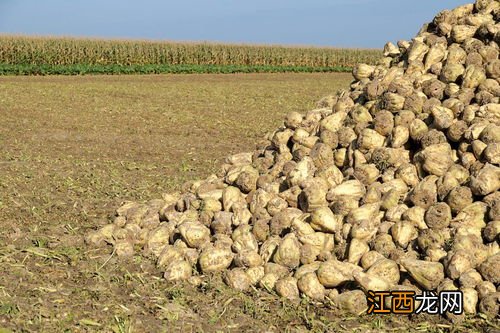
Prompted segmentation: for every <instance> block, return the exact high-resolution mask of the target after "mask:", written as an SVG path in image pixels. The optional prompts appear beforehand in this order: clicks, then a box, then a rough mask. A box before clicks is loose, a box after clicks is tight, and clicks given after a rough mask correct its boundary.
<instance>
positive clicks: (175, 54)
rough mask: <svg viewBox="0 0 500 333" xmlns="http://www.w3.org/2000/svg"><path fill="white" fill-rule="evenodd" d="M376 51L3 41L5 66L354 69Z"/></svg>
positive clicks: (42, 39)
mask: <svg viewBox="0 0 500 333" xmlns="http://www.w3.org/2000/svg"><path fill="white" fill-rule="evenodd" d="M380 57H381V51H380V50H376V49H336V48H319V47H288V46H274V45H269V46H264V45H231V44H213V43H179V42H156V41H137V40H134V41H133V40H130V41H129V40H97V39H77V38H53V37H24V36H0V64H4V65H54V66H68V65H82V64H84V65H89V66H97V65H119V66H132V65H149V64H156V65H217V66H226V65H227V66H230V65H238V66H242V65H243V66H303V67H323V68H325V67H352V66H353V65H355V64H356V63H360V62H362V63H369V64H372V63H375V62H376V61H377V60H378V59H379V58H380Z"/></svg>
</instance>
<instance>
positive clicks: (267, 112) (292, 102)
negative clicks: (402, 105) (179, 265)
mask: <svg viewBox="0 0 500 333" xmlns="http://www.w3.org/2000/svg"><path fill="white" fill-rule="evenodd" d="M351 79H352V78H351V76H350V74H245V75H168V76H164V75H158V76H85V77H57V76H54V77H4V78H0V230H1V232H0V332H1V333H4V332H10V331H15V332H46V331H52V332H87V331H88V332H94V331H102V332H172V331H186V332H216V331H220V332H262V331H270V332H286V331H288V332H296V331H318V332H323V331H345V332H348V331H349V332H350V331H362V332H365V331H381V330H382V331H383V330H386V331H397V330H406V331H408V330H409V331H434V332H440V331H451V330H454V331H464V332H465V331H467V332H469V331H491V332H493V331H495V330H498V329H499V327H498V323H492V322H488V321H487V320H483V319H481V318H475V319H473V318H470V319H467V320H466V321H465V322H462V323H459V324H452V323H449V322H447V321H444V320H441V319H439V318H437V317H429V316H427V317H426V316H417V317H413V318H411V317H410V318H408V317H402V316H396V315H391V316H367V315H361V316H352V315H345V314H342V313H338V312H335V311H332V310H331V309H329V308H328V307H325V306H323V305H322V306H315V305H314V304H311V303H308V302H302V303H299V304H295V303H290V302H288V301H284V300H282V299H279V298H278V297H277V296H276V295H273V294H270V293H267V292H265V291H261V290H254V291H252V292H249V293H241V292H236V291H234V290H231V289H229V288H228V287H226V286H225V284H224V283H222V282H221V278H220V276H218V275H214V276H211V277H210V279H209V280H208V281H207V283H204V284H203V285H201V286H200V287H196V288H195V287H193V286H190V285H188V284H175V285H174V284H170V283H167V282H165V281H164V280H163V279H162V277H161V273H160V271H159V270H157V269H156V268H155V266H154V264H153V263H152V262H151V261H150V260H148V259H147V258H144V257H142V256H140V255H137V256H135V257H133V259H130V260H128V261H125V260H123V259H117V258H116V256H113V255H112V253H111V248H102V249H93V248H90V247H87V246H86V245H85V243H84V241H83V238H84V235H85V234H86V233H87V232H88V231H89V230H91V229H96V228H98V227H99V226H101V225H103V224H106V223H108V221H109V218H110V217H111V216H112V215H113V214H114V210H115V209H116V208H117V207H118V206H119V205H120V203H121V202H123V201H124V200H144V201H147V200H149V199H155V198H159V197H161V194H162V193H165V192H169V191H172V190H174V189H177V188H179V187H180V185H181V184H182V183H183V182H184V181H187V180H190V179H197V178H205V177H206V176H208V175H210V174H211V173H213V172H215V171H216V170H217V167H218V165H219V164H220V161H221V160H222V159H223V158H224V157H225V156H226V155H228V154H231V153H235V152H241V151H248V150H251V149H252V148H253V145H254V143H255V142H256V141H257V140H258V139H259V138H261V137H262V136H263V135H264V134H265V133H266V132H267V131H269V130H272V129H274V128H275V127H277V126H279V124H280V122H281V121H282V119H283V116H284V115H285V114H286V113H288V112H290V111H299V112H304V111H307V110H309V109H311V108H313V107H314V105H315V102H316V101H317V100H319V99H320V98H321V97H323V96H325V95H328V94H331V93H334V92H335V91H337V90H338V89H341V88H347V87H348V85H349V83H350V81H351Z"/></svg>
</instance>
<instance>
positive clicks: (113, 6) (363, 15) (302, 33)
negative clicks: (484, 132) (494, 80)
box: [0, 0, 472, 47]
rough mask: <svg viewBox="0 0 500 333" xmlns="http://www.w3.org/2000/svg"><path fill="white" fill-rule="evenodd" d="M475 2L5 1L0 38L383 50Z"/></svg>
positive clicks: (1, 7) (0, 6) (0, 5)
mask: <svg viewBox="0 0 500 333" xmlns="http://www.w3.org/2000/svg"><path fill="white" fill-rule="evenodd" d="M471 1H472V0H439V1H437V0H418V1H416V0H253V1H243V0H212V1H210V0H179V1H169V0H138V1H128V0H79V1H78V0H0V33H8V34H12V33H15V34H29V35H63V36H89V37H103V38H108V37H117V38H145V39H166V40H180V41H222V42H244V43H265V44H294V45H324V46H337V47H382V46H383V45H384V43H385V42H386V41H397V40H399V39H410V38H411V37H412V36H414V35H415V34H416V33H417V31H418V30H419V29H420V27H421V25H422V24H423V23H424V22H428V21H430V20H431V19H432V18H433V17H434V15H435V14H436V13H438V12H439V11H440V10H442V9H446V8H447V9H450V8H453V7H456V6H458V5H461V4H465V3H468V2H471Z"/></svg>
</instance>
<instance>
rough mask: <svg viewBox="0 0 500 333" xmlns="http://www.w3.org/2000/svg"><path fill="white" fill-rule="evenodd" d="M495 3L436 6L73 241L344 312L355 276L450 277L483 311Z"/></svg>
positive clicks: (493, 283) (418, 280)
mask: <svg viewBox="0 0 500 333" xmlns="http://www.w3.org/2000/svg"><path fill="white" fill-rule="evenodd" d="M499 17H500V2H499V1H498V0H478V1H477V2H476V3H475V4H470V5H464V6H461V7H458V8H456V9H453V10H445V11H443V12H441V13H439V14H438V15H437V16H436V17H435V18H434V20H433V21H432V22H431V23H429V24H426V25H425V26H424V27H423V28H422V30H421V31H420V32H419V33H418V35H417V36H416V37H415V38H413V39H412V41H411V42H408V41H400V42H398V43H397V46H396V45H394V44H392V43H388V44H387V45H385V47H384V58H383V60H381V62H380V64H379V65H376V66H369V65H365V64H360V65H358V66H357V67H356V68H355V69H354V70H353V76H354V78H355V81H354V82H353V83H352V85H351V88H350V90H349V91H341V92H338V93H337V94H336V95H335V96H330V97H327V98H325V99H323V100H322V101H320V103H319V105H318V109H315V110H312V111H309V112H306V113H305V114H300V113H297V112H292V113H290V114H288V115H287V116H286V118H285V120H284V125H283V126H282V127H280V128H279V129H277V130H276V131H274V132H273V133H270V134H268V135H267V136H266V138H265V139H263V141H262V142H259V143H258V144H257V147H256V149H255V151H254V152H251V153H241V154H236V155H233V156H230V157H227V158H226V159H225V162H224V164H223V165H222V168H221V171H220V173H219V174H218V175H212V176H210V177H208V178H207V179H205V180H202V181H193V182H188V183H187V184H185V185H184V186H183V190H182V192H181V193H170V194H166V195H164V197H163V198H162V199H158V200H152V201H150V202H147V203H136V202H127V203H125V204H124V205H123V206H122V207H120V208H118V210H117V212H116V218H115V220H114V221H113V223H111V224H109V225H106V226H104V227H102V228H101V229H100V230H97V231H94V232H92V233H91V234H89V235H87V241H88V242H89V243H91V244H95V245H99V244H106V243H108V244H112V245H113V246H114V251H115V254H116V255H118V256H131V255H133V253H134V250H139V249H141V250H142V251H143V252H144V254H145V255H147V256H151V257H152V258H154V259H155V260H156V262H157V265H158V267H160V268H161V269H162V270H163V271H164V277H165V279H166V280H167V281H179V280H187V281H189V282H191V283H193V284H199V283H201V282H202V281H203V278H204V276H205V275H206V274H208V273H212V272H222V274H223V276H224V280H225V281H226V283H227V284H228V285H229V286H230V287H232V288H236V289H239V290H243V291H244V290H248V289H249V288H252V287H254V286H255V287H261V288H265V289H267V290H269V291H271V290H273V291H275V292H276V293H277V294H278V295H280V296H282V297H285V298H288V299H291V300H294V299H299V298H300V297H307V298H309V299H310V300H311V301H314V302H324V303H327V304H329V305H331V306H335V307H338V308H340V309H342V310H346V311H350V312H353V313H362V312H363V311H365V310H366V308H367V300H366V295H365V292H366V291H368V290H376V291H391V290H410V291H412V290H413V291H416V292H417V294H420V293H422V291H424V290H428V291H437V292H439V291H442V290H461V291H462V292H463V297H464V310H465V313H467V314H474V313H477V312H481V313H484V314H486V315H488V316H493V317H496V316H498V313H499V306H500V289H499V283H500V249H499V241H500V236H499V235H500V167H499V164H500V104H499V102H500V101H499V99H500V84H499V83H500V60H499V51H500V50H499V45H500V24H499ZM388 300H389V299H388ZM450 317H451V315H450Z"/></svg>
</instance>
